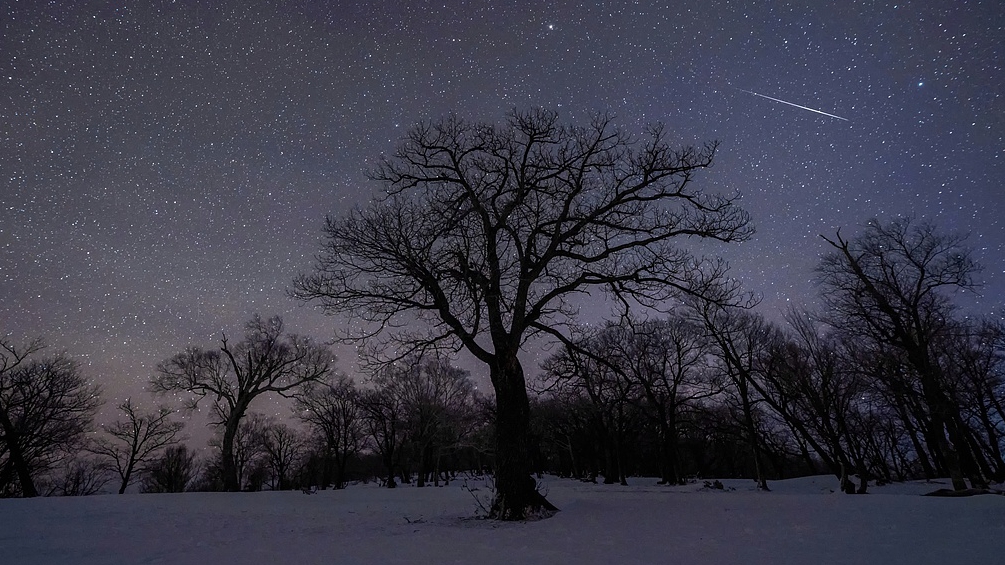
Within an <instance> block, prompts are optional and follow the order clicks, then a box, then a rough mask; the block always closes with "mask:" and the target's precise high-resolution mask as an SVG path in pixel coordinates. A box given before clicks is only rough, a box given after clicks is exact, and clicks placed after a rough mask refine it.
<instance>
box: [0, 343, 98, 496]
mask: <svg viewBox="0 0 1005 565" xmlns="http://www.w3.org/2000/svg"><path fill="white" fill-rule="evenodd" d="M43 348H44V346H43V344H42V342H41V341H37V340H36V341H33V342H31V343H29V344H28V345H26V346H23V347H18V346H16V345H14V344H13V343H11V342H9V341H7V340H6V339H3V340H0V493H3V494H5V495H8V496H10V495H20V496H25V497H32V496H38V494H39V490H38V488H37V485H36V481H37V480H38V479H39V478H40V476H41V475H43V474H44V473H46V472H48V471H50V470H52V469H53V468H54V467H55V466H56V465H57V464H58V463H60V462H61V461H63V460H64V459H65V458H67V457H68V456H70V455H72V454H73V453H74V452H75V451H77V448H78V447H80V445H81V443H82V441H83V436H84V433H85V432H86V431H87V430H88V429H89V428H90V426H91V423H92V421H93V418H94V414H95V412H96V411H97V409H98V407H99V406H100V405H101V399H100V396H99V395H100V389H99V388H98V387H97V386H94V385H91V384H90V383H88V381H87V379H86V378H84V376H83V375H82V374H81V372H80V368H79V366H78V365H77V363H76V362H75V361H73V360H72V359H70V358H68V357H66V356H65V355H62V354H56V355H54V356H52V357H48V358H40V359H35V358H33V357H34V355H35V354H36V353H38V352H39V351H41V350H42V349H43Z"/></svg>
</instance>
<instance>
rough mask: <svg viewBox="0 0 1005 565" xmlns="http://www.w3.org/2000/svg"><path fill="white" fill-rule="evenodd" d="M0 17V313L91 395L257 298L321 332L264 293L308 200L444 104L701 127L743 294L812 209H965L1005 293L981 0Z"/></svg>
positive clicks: (306, 6)
mask: <svg viewBox="0 0 1005 565" xmlns="http://www.w3.org/2000/svg"><path fill="white" fill-rule="evenodd" d="M0 25H2V27H0V196H2V198H0V333H2V334H6V335H11V336H12V337H14V338H15V339H16V340H18V341H22V340H26V339H27V338H29V337H32V336H42V337H44V338H45V339H46V340H47V341H48V342H49V343H50V344H52V345H53V347H54V349H59V350H65V351H66V352H68V353H69V354H71V355H72V356H74V357H76V358H77V359H79V360H80V361H81V362H82V363H83V365H84V370H85V372H86V373H87V374H88V375H89V376H90V377H92V378H94V379H95V380H96V381H98V382H100V383H102V385H103V386H104V388H105V396H106V398H107V400H108V402H109V404H110V405H112V406H114V404H116V403H117V402H118V401H120V400H121V399H123V398H125V397H127V396H134V397H137V396H140V395H142V394H143V393H142V391H143V388H144V386H145V384H146V382H147V381H148V379H149V378H150V376H151V375H152V373H153V368H154V366H155V364H156V363H157V362H158V361H161V360H163V359H165V358H167V357H169V356H171V355H173V354H174V353H177V352H179V351H181V350H182V349H183V348H184V347H186V346H189V345H200V346H206V347H209V346H213V345H214V343H215V342H216V340H217V339H218V338H219V335H220V334H219V332H220V331H221V330H227V331H228V332H229V333H231V334H237V333H239V332H240V328H241V325H242V324H243V322H244V321H246V320H247V319H248V318H249V317H250V316H251V315H252V314H253V313H256V312H260V313H262V314H263V315H266V316H268V315H273V314H281V315H283V316H284V317H285V319H286V321H287V323H288V325H289V326H290V327H291V328H292V329H294V330H296V331H299V332H301V333H307V334H309V335H314V336H317V337H319V338H328V337H330V336H331V335H332V331H333V329H334V328H335V327H337V325H338V324H339V320H337V319H329V318H325V317H323V316H321V315H320V314H319V313H318V312H316V311H315V310H314V309H312V308H311V307H307V306H302V305H300V304H298V303H296V302H294V301H293V300H291V299H290V298H288V297H287V294H286V293H287V290H288V289H289V288H290V286H291V281H292V278H293V277H294V276H295V275H296V274H297V273H298V272H301V271H304V270H306V269H309V268H310V264H311V261H312V257H313V255H314V253H315V252H316V250H317V248H318V242H319V237H320V232H321V227H322V221H323V218H324V216H325V214H335V215H338V214H340V213H342V212H344V211H346V210H348V209H350V208H351V207H353V206H356V205H361V204H365V203H366V202H367V201H368V200H369V199H370V198H371V196H372V195H374V194H376V193H378V192H379V190H380V188H381V187H380V186H377V185H375V184H374V183H372V182H370V181H368V180H366V178H365V172H366V170H367V169H368V168H369V167H371V166H372V165H373V163H374V158H375V157H377V156H379V155H380V154H381V153H382V152H389V151H391V150H393V149H394V147H395V145H396V143H397V141H398V140H399V139H400V138H401V136H402V135H403V133H404V132H405V131H406V130H407V128H408V127H409V126H410V125H411V124H413V123H415V122H416V121H418V120H421V119H431V118H438V117H441V116H443V115H445V114H446V113H448V112H456V113H458V114H460V115H462V116H465V117H468V118H471V119H476V120H489V121H493V120H498V119H500V118H501V117H502V116H503V115H504V114H505V112H506V111H508V110H510V109H513V108H528V107H532V106H544V107H549V108H554V109H557V110H558V111H559V112H560V113H561V116H562V117H563V119H565V120H567V121H571V122H576V121H580V122H582V121H585V119H586V118H587V117H588V116H589V115H591V114H592V113H594V112H597V111H601V112H612V113H613V114H615V115H616V116H617V123H618V124H619V125H621V126H622V127H623V128H625V129H626V130H628V131H640V130H641V128H642V126H643V125H644V124H646V123H649V122H657V121H659V122H663V123H665V124H667V126H668V129H669V130H670V131H672V132H673V133H674V135H675V136H676V137H677V138H678V139H679V140H680V142H681V143H682V144H693V143H701V142H704V141H708V140H718V141H719V142H721V146H720V149H719V153H718V155H717V159H716V163H715V166H714V168H713V169H712V170H710V171H707V172H705V173H703V174H701V176H700V177H699V178H698V179H697V182H699V183H702V185H703V187H705V188H707V189H708V190H711V191H720V192H732V191H739V192H740V193H742V195H743V199H742V205H743V206H744V207H745V208H746V209H747V210H748V211H749V212H750V213H751V215H752V216H753V220H754V222H755V224H756V227H757V230H758V231H757V235H756V236H755V238H754V239H753V240H752V241H750V242H747V243H744V244H740V245H736V246H732V247H728V248H723V247H714V246H712V247H707V248H706V247H703V248H702V249H703V250H706V251H709V252H715V253H720V254H722V255H724V256H725V257H727V258H728V260H729V261H730V262H731V264H732V265H733V272H734V274H735V275H736V276H737V277H739V278H740V279H741V280H742V281H743V282H744V284H745V285H746V288H747V289H748V290H751V291H754V292H757V293H760V294H762V295H763V302H762V304H761V306H760V309H761V311H763V312H764V313H765V314H766V315H767V316H769V317H777V314H778V312H780V311H781V310H782V309H784V308H786V307H787V306H788V305H790V304H806V305H812V304H813V303H814V301H815V294H816V292H817V290H816V288H815V287H814V284H813V282H812V279H813V272H812V269H813V267H814V265H815V264H816V262H817V260H818V257H819V255H820V254H821V253H822V252H824V251H825V250H826V249H825V243H824V242H823V240H821V239H820V238H819V237H818V234H827V235H830V234H833V233H834V231H835V230H836V229H837V228H839V227H843V228H844V231H843V233H845V234H850V233H854V232H855V231H856V226H857V225H861V224H863V223H864V222H866V221H867V220H868V219H869V218H872V217H879V218H881V219H884V218H892V217H894V216H898V215H907V214H911V215H915V216H918V217H921V218H925V219H931V220H933V221H935V222H937V223H938V224H939V225H941V226H943V227H944V228H946V229H952V230H960V231H965V232H969V233H970V234H971V235H970V240H969V242H970V244H971V245H972V246H973V247H974V248H975V249H976V255H977V258H978V259H979V260H980V261H981V262H982V263H983V265H984V266H985V270H984V271H983V273H981V275H980V276H979V277H978V278H979V279H981V280H982V282H983V283H984V288H983V290H982V293H981V295H980V296H979V297H976V298H974V299H972V300H971V307H974V306H975V307H977V308H978V309H979V310H981V311H982V312H989V311H1000V307H1001V305H1002V304H1003V303H1005V220H1003V214H1005V185H1003V179H1005V6H1003V4H1002V3H1001V1H1000V0H987V1H983V2H982V1H975V0H928V1H915V2H912V1H883V0H877V1H855V0H841V1H835V2H822V1H821V2H800V1H793V2H783V1H772V0H765V1H763V2H749V1H745V0H740V1H735V0H734V1H728V0H705V1H702V2H683V1H673V2H650V1H636V2H630V1H622V2H565V1H544V0H535V1H530V0H525V1H513V2H509V1H505V2H504V1H500V2H491V3H490V2H478V1H459V0H440V1H438V2H422V1H402V0H381V1H369V2H368V1H352V2H350V1H332V2H322V1H312V0H290V1H285V2H257V1H253V0H240V1H238V0H221V1H216V0H177V1H169V0H164V1H149V0H137V1H129V2H123V1H117V2H113V1H107V0H102V1H88V0H66V1H51V2H46V1H44V0H27V1H25V0H21V1H19V0H8V1H5V2H3V3H2V5H0ZM766 97H771V98H775V99H778V100H780V101H784V102H788V103H790V104H786V103H783V102H779V101H775V100H771V99H769V98H766ZM791 104H797V105H799V106H803V107H804V108H799V107H796V106H793V105H791ZM812 110H818V111H819V112H825V113H827V114H831V115H832V116H828V115H825V114H822V113H818V112H815V111H812ZM840 118H843V119H840ZM342 365H343V368H344V369H345V370H347V371H350V372H352V371H353V370H354V367H355V363H354V359H351V355H343V360H342Z"/></svg>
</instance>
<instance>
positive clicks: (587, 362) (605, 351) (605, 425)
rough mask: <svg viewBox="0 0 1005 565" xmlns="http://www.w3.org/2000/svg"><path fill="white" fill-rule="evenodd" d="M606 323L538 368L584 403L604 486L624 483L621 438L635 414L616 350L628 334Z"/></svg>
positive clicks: (623, 366) (624, 367) (624, 364)
mask: <svg viewBox="0 0 1005 565" xmlns="http://www.w3.org/2000/svg"><path fill="white" fill-rule="evenodd" d="M622 330H624V328H622V327H619V326H618V325H616V324H608V325H607V326H606V327H604V328H603V329H602V330H600V331H598V332H597V333H596V334H594V335H590V336H587V337H584V338H581V339H580V340H579V341H577V342H576V343H574V344H572V345H566V346H565V347H563V348H562V349H561V350H560V351H559V352H558V353H556V354H555V355H553V356H551V357H549V358H548V359H547V360H546V361H545V362H544V363H543V364H542V367H543V368H544V370H545V374H546V376H547V377H548V378H550V379H552V380H554V381H555V382H556V383H557V387H559V388H573V389H578V390H579V391H581V392H582V393H583V394H584V395H585V397H586V398H588V399H589V402H590V405H591V409H590V411H589V413H590V415H591V416H592V418H591V420H592V422H591V423H592V427H593V428H594V432H593V434H592V435H593V436H594V438H595V440H597V441H599V442H600V445H599V449H598V451H599V456H600V457H602V459H603V463H602V471H601V472H602V473H603V475H604V484H614V483H620V484H622V485H627V484H628V478H627V473H626V471H625V465H624V457H623V455H624V451H625V448H626V438H627V436H628V434H629V430H630V429H631V427H632V426H631V425H632V423H634V422H633V420H634V416H635V413H634V411H633V410H631V401H632V397H633V395H634V394H635V392H636V391H635V385H634V383H632V381H631V380H630V379H629V377H628V375H627V372H626V371H627V369H628V367H627V361H626V360H625V359H624V357H621V356H619V355H618V353H619V352H618V351H617V350H618V348H619V347H620V345H621V343H620V342H621V341H622V340H623V339H631V338H630V337H626V336H628V335H629V334H630V331H629V330H626V331H622Z"/></svg>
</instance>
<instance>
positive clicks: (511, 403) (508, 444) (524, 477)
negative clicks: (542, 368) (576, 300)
mask: <svg viewBox="0 0 1005 565" xmlns="http://www.w3.org/2000/svg"><path fill="white" fill-rule="evenodd" d="M491 376H492V384H493V386H494V388H495V393H496V426H495V436H496V437H495V440H496V461H495V488H496V493H495V500H493V502H492V508H491V511H490V513H489V514H490V517H491V518H495V519H500V520H522V519H524V518H526V517H527V515H528V513H530V512H537V511H540V510H549V511H554V510H557V508H555V507H554V506H553V505H552V504H551V503H550V502H548V500H547V499H545V497H544V496H543V495H542V494H541V493H539V492H538V491H537V483H536V482H535V481H534V478H533V476H532V469H531V459H530V402H529V400H528V398H527V385H526V383H525V381H524V375H523V367H522V366H521V365H520V361H519V360H518V359H517V356H516V351H513V352H511V353H509V354H500V353H497V358H496V362H495V363H493V364H492V366H491Z"/></svg>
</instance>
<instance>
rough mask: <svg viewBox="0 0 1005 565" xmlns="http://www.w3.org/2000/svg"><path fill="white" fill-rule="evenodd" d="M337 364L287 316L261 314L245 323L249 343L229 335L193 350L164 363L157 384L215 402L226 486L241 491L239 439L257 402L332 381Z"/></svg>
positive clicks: (161, 389)
mask: <svg viewBox="0 0 1005 565" xmlns="http://www.w3.org/2000/svg"><path fill="white" fill-rule="evenodd" d="M334 361H335V358H334V355H333V354H332V353H331V351H330V350H329V349H328V348H327V347H324V346H322V345H319V344H316V343H314V342H313V341H312V340H310V339H309V338H307V337H303V336H298V335H295V334H289V333H287V332H286V331H285V330H284V327H283V320H282V318H280V317H278V316H274V317H272V318H269V319H268V320H263V319H262V318H261V317H259V316H257V315H256V316H255V317H254V318H252V319H251V321H249V322H248V323H247V324H246V325H245V334H244V340H243V341H241V342H239V343H238V344H236V345H231V343H230V341H229V340H228V339H227V337H226V336H224V337H223V339H222V340H221V346H220V349H218V350H212V349H202V348H200V347H191V348H189V349H187V350H186V351H185V352H184V353H179V354H178V355H175V356H174V357H172V358H170V359H168V360H166V361H163V362H161V363H160V364H158V365H157V374H156V375H155V376H154V378H153V380H152V381H151V385H152V387H153V390H155V391H159V392H169V391H187V392H189V393H192V394H193V395H194V397H193V400H192V403H191V406H193V407H194V406H195V405H196V404H198V402H199V401H200V400H202V399H204V398H206V397H209V398H210V401H211V402H212V404H213V413H214V415H215V416H216V422H215V424H216V425H219V426H222V427H223V435H222V438H221V440H220V447H221V473H222V475H223V477H222V478H223V487H224V489H225V490H228V491H237V490H240V486H241V485H240V481H239V478H238V470H237V465H236V463H235V460H234V438H235V436H236V435H237V433H238V428H239V427H240V424H241V420H242V419H243V418H244V416H245V414H246V413H247V411H248V407H249V406H250V405H251V402H252V401H254V400H255V399H256V398H258V397H259V396H261V395H263V394H270V393H271V394H278V395H280V396H286V397H289V396H292V395H294V394H295V393H296V392H297V390H298V389H299V387H301V386H302V385H303V384H305V383H309V382H313V381H322V380H324V379H325V378H327V377H328V376H329V374H330V373H331V372H332V370H333V364H334Z"/></svg>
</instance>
